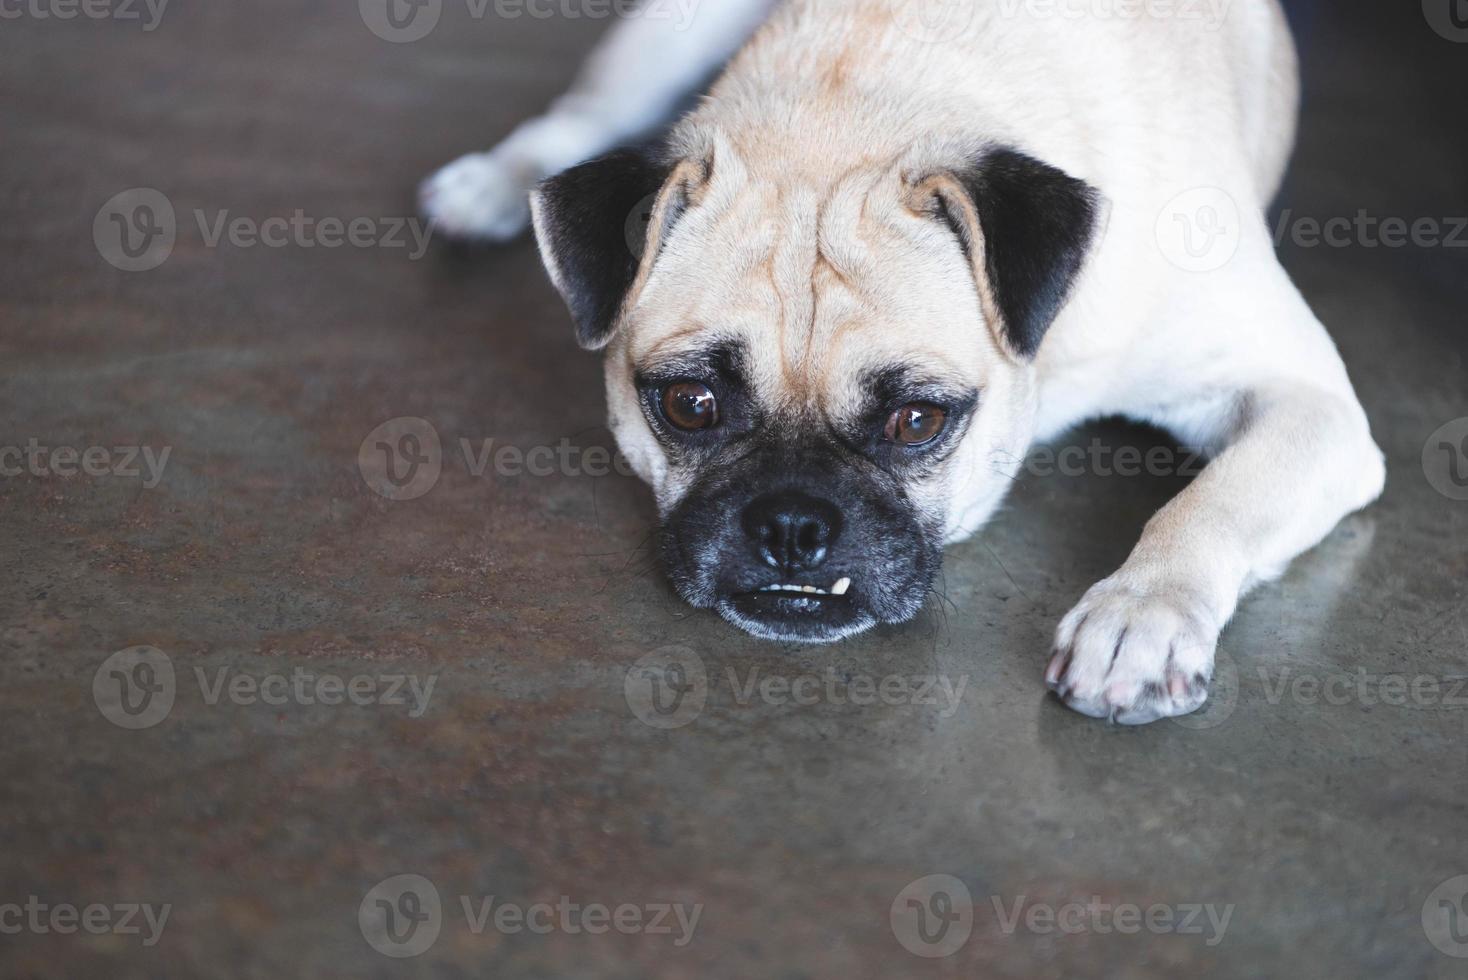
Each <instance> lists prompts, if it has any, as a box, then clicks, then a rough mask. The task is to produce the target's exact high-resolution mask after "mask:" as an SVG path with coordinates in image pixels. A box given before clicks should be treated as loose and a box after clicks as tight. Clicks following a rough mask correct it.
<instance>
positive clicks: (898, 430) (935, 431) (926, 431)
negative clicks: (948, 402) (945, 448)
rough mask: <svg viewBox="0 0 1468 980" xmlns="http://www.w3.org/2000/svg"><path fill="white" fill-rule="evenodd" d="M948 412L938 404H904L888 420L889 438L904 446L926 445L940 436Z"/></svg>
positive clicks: (887, 433)
mask: <svg viewBox="0 0 1468 980" xmlns="http://www.w3.org/2000/svg"><path fill="white" fill-rule="evenodd" d="M947 421H948V413H947V412H945V411H943V409H941V408H939V407H938V406H937V405H925V404H917V403H915V404H912V405H903V406H902V407H901V408H899V409H898V410H897V411H895V412H893V413H892V417H891V418H890V419H888V420H887V432H886V435H887V439H888V440H889V441H891V442H899V443H901V444H902V445H904V446H925V445H927V444H928V443H930V442H932V441H933V440H934V439H936V438H938V436H939V434H941V433H942V431H943V426H944V425H945V424H946V423H947Z"/></svg>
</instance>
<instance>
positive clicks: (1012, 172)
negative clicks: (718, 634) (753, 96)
mask: <svg viewBox="0 0 1468 980" xmlns="http://www.w3.org/2000/svg"><path fill="white" fill-rule="evenodd" d="M532 204H533V211H534V215H535V227H536V233H537V236H538V238H539V241H540V246H541V251H542V254H543V256H544V258H545V261H546V265H547V268H548V269H549V271H550V274H551V278H552V279H553V280H554V281H555V283H556V286H557V287H558V288H559V289H560V291H561V293H562V295H563V296H564V297H565V299H566V301H567V303H568V305H569V306H570V308H571V312H572V315H573V317H574V319H575V321H576V327H577V330H578V332H579V337H580V340H581V343H582V344H583V346H585V347H588V348H592V349H598V348H603V347H605V348H607V357H606V378H607V387H608V397H609V401H610V407H611V425H612V428H613V431H614V432H615V434H616V437H617V440H618V443H619V445H620V446H621V448H622V450H623V452H624V453H625V454H626V455H627V457H628V458H629V460H630V461H631V463H632V465H633V467H634V468H635V469H636V471H637V472H638V473H639V475H641V476H642V477H643V478H644V479H645V480H647V481H648V482H649V483H650V484H651V485H652V487H653V489H654V491H655V493H656V495H657V501H658V507H659V511H660V513H661V515H662V529H661V537H660V540H661V550H662V554H663V558H664V561H665V563H666V565H667V568H668V571H669V573H670V575H671V578H672V581H673V583H674V585H675V586H676V588H677V589H678V591H679V593H680V594H681V595H682V596H683V597H684V598H685V599H687V600H688V601H689V602H691V603H692V604H693V605H695V606H699V607H713V608H716V609H717V610H718V611H719V612H720V613H721V614H722V615H723V616H724V617H725V618H726V619H728V620H729V621H731V622H733V623H734V624H736V625H738V626H740V627H742V628H743V629H745V630H748V631H749V632H751V633H753V634H755V635H757V636H762V637H767V638H772V639H782V640H803V641H810V642H821V641H830V640H835V639H838V638H840V637H843V636H847V635H850V634H852V633H856V632H859V631H861V630H863V629H866V628H868V627H870V626H872V625H874V624H875V623H878V622H887V623H895V622H902V621H905V620H907V619H910V618H911V617H912V616H914V615H915V614H916V613H917V611H918V609H919V608H920V607H921V606H922V604H923V602H924V600H925V598H926V596H927V593H928V590H929V586H930V584H931V581H932V578H933V576H934V574H935V572H936V571H937V569H938V566H939V563H940V560H941V559H940V555H941V548H942V545H943V543H944V542H945V541H946V540H950V539H953V538H957V537H961V536H962V535H963V534H965V533H968V532H972V531H973V530H974V529H976V528H977V526H978V525H979V524H981V523H982V522H983V521H984V520H985V519H986V518H987V517H988V516H989V514H990V513H991V512H992V510H993V509H994V507H995V506H996V505H997V504H998V502H999V500H1000V499H1001V498H1002V496H1003V493H1004V490H1005V489H1006V488H1007V487H1008V486H1009V484H1010V482H1011V481H1012V479H1013V476H1014V473H1015V470H1016V469H1017V468H1018V466H1019V463H1020V461H1021V459H1022V457H1023V454H1024V453H1025V451H1026V449H1027V447H1028V445H1029V442H1030V438H1031V436H1032V432H1033V418H1034V412H1035V391H1034V382H1033V374H1034V369H1033V359H1034V358H1035V356H1036V353H1037V351H1038V350H1039V347H1040V343H1041V340H1042V339H1043V338H1044V336H1045V333H1046V331H1047V329H1048V328H1049V326H1050V324H1051V322H1052V320H1053V319H1054V318H1055V316H1056V314H1057V313H1058V312H1059V310H1060V308H1061V307H1062V305H1063V304H1064V303H1065V301H1066V298H1067V295H1068V293H1069V291H1070V288H1071V285H1072V283H1073V281H1074V279H1075V278H1076V276H1077V275H1078V274H1079V272H1080V270H1081V268H1082V265H1083V262H1084V259H1085V256H1086V253H1087V250H1088V248H1089V245H1090V242H1091V239H1092V236H1093V231H1094V225H1095V221H1096V212H1097V198H1096V195H1095V194H1094V192H1093V191H1092V190H1091V189H1090V188H1089V187H1087V186H1086V185H1085V184H1083V183H1081V182H1080V181H1077V180H1074V179H1072V178H1071V177H1069V176H1067V175H1066V174H1064V173H1062V172H1060V171H1058V170H1056V169H1054V168H1052V167H1049V166H1047V165H1045V164H1043V163H1040V162H1039V161H1036V160H1034V159H1031V158H1030V157H1028V156H1025V155H1023V154H1020V153H1017V152H1014V151H1012V150H1008V149H994V148H991V149H988V150H984V151H981V152H977V153H974V154H971V155H967V156H965V157H963V158H961V159H957V160H954V161H953V162H952V164H951V165H950V166H947V167H931V166H914V165H912V164H911V163H903V162H901V161H898V162H893V161H888V162H886V163H885V164H871V165H868V166H862V167H857V168H854V169H850V170H847V171H845V172H844V173H841V174H840V175H839V176H831V175H830V174H824V175H823V174H811V173H800V172H779V173H768V172H755V170H754V169H753V168H751V167H750V166H749V165H747V164H746V163H745V162H744V160H742V159H741V158H740V156H739V155H738V154H736V153H735V152H734V151H733V150H732V149H730V148H729V147H728V146H727V145H723V144H718V145H712V144H711V145H710V146H709V147H706V148H704V149H703V150H701V151H700V152H696V153H695V152H691V151H687V150H686V149H685V151H684V152H683V153H679V154H673V155H670V156H668V157H665V158H655V157H647V156H643V155H639V154H636V153H631V152H622V153H617V154H613V155H611V156H608V157H603V158H601V159H599V160H594V161H591V162H590V163H586V164H583V165H581V166H578V167H575V168H574V169H572V170H569V171H567V172H565V173H563V174H561V175H560V176H558V177H554V178H552V179H550V180H549V181H547V182H545V183H544V184H542V186H541V187H540V189H539V190H538V191H537V193H536V195H535V197H534V200H533V202H532Z"/></svg>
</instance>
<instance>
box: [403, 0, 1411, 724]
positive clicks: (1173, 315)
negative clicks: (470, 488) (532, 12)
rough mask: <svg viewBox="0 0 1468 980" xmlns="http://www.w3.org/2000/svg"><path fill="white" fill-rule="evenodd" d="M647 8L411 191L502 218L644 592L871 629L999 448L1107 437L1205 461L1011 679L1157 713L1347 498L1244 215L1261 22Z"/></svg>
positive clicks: (1343, 427) (1254, 5)
mask: <svg viewBox="0 0 1468 980" xmlns="http://www.w3.org/2000/svg"><path fill="white" fill-rule="evenodd" d="M659 2H660V0H646V2H645V3H644V5H643V6H642V7H639V8H636V9H635V10H633V11H631V12H630V13H629V15H628V16H627V17H626V19H624V20H622V21H621V22H620V23H619V24H618V26H617V27H616V28H615V29H614V30H613V31H612V33H611V35H610V37H609V39H608V40H607V41H606V42H605V44H604V46H603V47H602V48H601V49H600V50H598V52H597V53H596V54H595V55H594V56H593V58H592V61H591V64H590V66H589V67H588V69H587V71H586V73H585V74H584V76H583V78H582V80H581V82H580V83H578V85H577V87H576V88H575V89H574V90H573V91H572V92H571V93H570V94H569V95H567V96H565V97H564V98H562V99H561V100H560V101H559V102H557V103H556V104H555V106H554V107H553V108H552V109H551V111H550V112H549V113H548V114H547V115H546V116H544V117H542V118H540V119H537V120H533V121H531V122H530V123H527V124H526V125H525V126H523V127H521V129H519V130H517V131H516V132H515V133H514V134H513V135H512V136H511V137H510V138H509V139H508V140H507V141H506V142H505V143H504V144H502V145H501V146H500V147H497V148H496V149H495V150H492V151H490V152H489V153H488V154H481V155H475V156H471V157H468V158H465V159H464V160H461V161H458V162H456V163H455V164H452V165H450V167H448V168H446V169H445V170H444V171H442V172H441V173H439V174H437V175H435V176H434V177H433V178H431V179H430V180H429V181H428V183H427V184H426V185H425V186H424V188H423V194H422V199H423V206H424V208H425V210H426V211H427V212H428V214H429V216H430V217H431V218H433V219H434V220H435V221H436V222H437V225H438V227H439V228H440V230H447V231H450V232H457V233H458V234H462V235H465V236H469V237H479V238H504V237H507V236H511V235H513V234H516V233H518V232H519V231H520V230H521V229H522V228H523V227H524V226H525V224H526V222H527V221H528V220H531V219H533V224H534V228H535V232H536V236H537V238H538V241H539V244H540V248H541V252H542V254H543V256H544V261H545V266H546V268H547V270H548V271H549V274H550V278H551V280H552V281H553V282H554V284H555V286H556V287H557V288H558V289H559V290H560V292H561V294H562V295H563V296H564V298H565V300H566V303H567V304H568V306H569V308H570V311H571V315H572V318H573V319H574V321H575V326H576V331H577V336H578V337H579V339H580V342H581V344H582V345H583V346H585V347H586V348H589V349H592V350H603V351H605V374H606V386H607V394H608V401H609V406H610V420H611V427H612V429H613V431H614V432H615V434H616V439H617V441H618V443H619V445H620V447H621V449H622V450H623V451H624V452H625V454H626V456H627V458H628V459H629V460H630V461H631V463H632V465H633V467H634V468H635V470H636V472H637V473H638V474H639V475H640V476H641V477H642V478H643V479H644V480H646V481H647V482H648V483H649V484H650V485H651V487H652V489H653V492H654V493H655V494H656V498H657V504H658V510H659V512H660V515H661V531H660V536H659V539H660V542H661V552H662V557H663V559H664V562H665V564H666V567H667V571H668V574H669V576H670V577H671V580H672V582H673V584H674V586H675V587H676V589H677V591H678V593H679V594H680V595H681V596H682V597H683V598H684V599H686V600H687V601H688V602H689V603H691V604H692V605H694V606H696V607H700V608H709V609H714V610H717V612H718V613H719V614H720V615H722V616H723V617H724V618H725V619H727V620H728V621H729V622H731V623H733V624H734V625H735V626H738V627H739V628H741V629H743V630H746V631H748V632H749V633H751V634H753V635H755V636H757V637H763V638H767V639H772V640H784V641H804V642H811V643H825V642H831V641H834V640H839V639H841V638H843V637H847V636H851V635H853V634H856V633H860V632H861V631H863V630H866V629H869V628H871V627H872V626H874V625H876V624H879V623H902V622H904V621H906V620H909V619H911V618H912V617H913V616H914V615H915V614H916V613H917V612H918V610H919V609H920V608H921V607H922V606H923V604H924V601H925V599H926V596H927V595H928V592H929V586H930V583H931V582H932V580H933V576H934V573H935V572H936V571H937V570H938V568H939V565H940V562H941V560H942V550H943V547H944V546H945V545H946V544H948V543H951V542H956V541H960V540H962V539H964V538H967V537H968V536H970V535H972V534H974V533H975V532H976V531H977V530H978V529H979V528H981V527H982V526H983V525H984V523H985V521H987V520H988V519H989V517H990V516H991V515H992V514H993V513H994V511H995V509H996V507H997V506H998V505H999V503H1000V501H1001V500H1002V499H1003V497H1004V494H1005V491H1006V490H1007V489H1008V488H1009V486H1010V485H1011V483H1012V482H1013V481H1014V479H1015V475H1016V471H1017V469H1018V468H1019V466H1020V465H1021V462H1022V460H1023V459H1024V458H1025V455H1026V453H1027V451H1028V450H1029V448H1030V447H1031V445H1032V444H1033V443H1035V442H1036V441H1037V440H1039V441H1044V440H1052V439H1055V438H1056V437H1057V436H1059V435H1061V434H1063V433H1064V432H1065V431H1066V430H1067V429H1069V428H1070V427H1072V426H1074V425H1076V424H1077V423H1079V422H1082V421H1084V420H1088V419H1092V418H1096V417H1100V416H1124V417H1126V418H1130V419H1134V420H1138V421H1141V422H1144V423H1149V424H1152V425H1155V426H1159V427H1162V428H1164V429H1166V430H1168V431H1170V432H1171V433H1173V434H1174V435H1175V436H1176V437H1177V438H1178V439H1179V440H1181V441H1182V442H1183V443H1185V444H1187V445H1190V446H1205V447H1209V448H1210V456H1209V461H1208V464H1207V466H1206V468H1205V469H1204V470H1203V471H1202V473H1201V475H1199V476H1198V477H1197V478H1196V479H1195V480H1193V481H1192V482H1191V484H1190V485H1189V486H1188V487H1187V488H1186V489H1185V490H1183V491H1182V492H1181V493H1180V494H1179V495H1178V496H1177V497H1176V498H1175V499H1174V500H1172V501H1171V502H1170V503H1169V504H1168V505H1167V506H1165V507H1164V508H1163V509H1162V510H1161V511H1160V512H1159V513H1157V514H1156V515H1155V516H1154V517H1153V518H1152V519H1151V521H1149V523H1148V524H1147V526H1146V529H1145V531H1144V533H1143V534H1142V536H1141V539H1140V541H1139V542H1138V543H1137V545H1136V547H1135V549H1134V550H1133V551H1132V553H1131V555H1130V557H1128V558H1127V560H1126V561H1125V563H1124V564H1123V565H1122V566H1121V567H1120V568H1119V569H1118V570H1117V571H1116V572H1115V573H1114V574H1112V575H1111V576H1109V577H1108V578H1106V579H1104V580H1103V581H1101V582H1099V583H1097V584H1096V585H1095V586H1094V587H1092V588H1091V589H1090V590H1089V591H1088V592H1086V593H1085V595H1084V596H1082V597H1081V598H1080V600H1079V602H1078V603H1077V604H1076V606H1075V608H1074V609H1072V610H1071V611H1070V613H1069V614H1068V615H1066V616H1065V617H1064V618H1063V619H1062V620H1061V622H1060V624H1059V626H1058V629H1057V631H1056V634H1055V643H1054V650H1053V652H1052V655H1051V658H1050V660H1049V664H1048V666H1047V667H1046V669H1045V674H1044V677H1045V682H1046V683H1047V684H1048V685H1049V687H1050V688H1051V689H1052V690H1054V691H1055V692H1056V694H1057V695H1058V696H1059V697H1060V698H1061V699H1062V700H1063V701H1064V703H1065V704H1067V705H1069V706H1070V707H1071V708H1073V709H1075V710H1076V711H1079V712H1082V713H1083V714H1086V715H1090V716H1093V717H1096V718H1106V719H1111V720H1113V721H1115V722H1118V723H1121V724H1143V723H1146V722H1150V721H1153V720H1155V719H1158V718H1162V717H1167V716H1173V715H1181V714H1186V713H1188V712H1191V711H1194V710H1196V709H1197V708H1198V707H1199V706H1200V705H1202V704H1203V703H1204V701H1205V699H1206V697H1207V691H1208V685H1209V681H1210V679H1211V677H1212V672H1213V663H1214V654H1215V648H1216V645H1217V641H1218V637H1219V633H1220V631H1221V630H1222V629H1223V627H1224V625H1225V623H1227V622H1228V620H1229V618H1230V617H1231V616H1232V614H1233V612H1234V610H1235V608H1236V607H1237V605H1238V602H1239V599H1240V597H1241V596H1242V595H1243V594H1244V593H1246V592H1247V591H1248V590H1249V589H1250V588H1251V587H1252V586H1254V585H1256V584H1258V583H1260V582H1263V581H1265V580H1268V579H1270V578H1272V577H1275V576H1278V575H1279V574H1281V572H1282V570H1283V569H1284V568H1285V566H1286V564H1287V563H1288V562H1289V561H1290V560H1291V559H1293V558H1294V557H1295V556H1297V555H1298V554H1300V553H1301V552H1303V551H1305V550H1306V549H1308V548H1310V547H1312V546H1314V545H1315V544H1316V543H1317V542H1319V541H1320V540H1321V539H1322V538H1323V537H1324V536H1325V535H1326V534H1327V533H1328V532H1329V531H1330V530H1331V529H1332V528H1333V527H1334V526H1335V525H1336V524H1337V523H1338V522H1339V521H1340V519H1341V518H1342V517H1343V516H1344V515H1346V514H1348V513H1350V512H1351V511H1354V510H1356V509H1358V508H1361V507H1363V506H1365V505H1367V504H1368V503H1370V502H1371V501H1372V500H1374V499H1375V498H1376V497H1377V496H1378V495H1379V494H1380V493H1381V491H1382V488H1383V483H1384V479H1385V468H1384V462H1383V457H1382V453H1381V452H1380V450H1379V449H1378V448H1377V447H1376V445H1375V444H1374V442H1373V440H1372V436H1371V432H1370V428H1369V426H1368V423H1367V419H1366V415H1365V412H1364V411H1363V410H1362V408H1361V405H1360V403H1359V401H1358V399H1357V397H1356V394H1355V392H1354V390H1353V389H1352V386H1351V382H1350V380H1349V379H1348V377H1347V374H1346V369H1345V367H1344V365H1343V364H1342V361H1341V358H1340V356H1339V355H1338V353H1337V351H1336V348H1335V346H1334V345H1333V343H1332V342H1331V339H1330V337H1329V336H1328V335H1327V333H1326V331H1325V328H1324V327H1323V326H1322V325H1321V324H1320V322H1319V321H1318V320H1317V319H1316V317H1315V316H1314V315H1313V314H1312V312H1311V311H1310V309H1309V307H1308V306H1307V305H1306V303H1305V301H1304V300H1303V298H1302V297H1301V295H1300V293H1299V291H1298V290H1297V289H1296V288H1295V286H1294V285H1293V284H1292V283H1291V281H1290V279H1289V277H1288V276H1287V274H1286V273H1285V272H1284V270H1283V269H1282V268H1281V266H1280V264H1279V262H1278V261H1277V260H1276V257H1275V254H1274V249H1273V244H1272V241H1271V238H1270V235H1269V232H1268V229H1267V226H1266V221H1265V218H1264V211H1265V208H1266V206H1267V204H1268V202H1269V201H1270V200H1271V198H1272V197H1273V196H1274V194H1275V193H1276V191H1277V189H1278V187H1279V185H1280V182H1281V180H1282V177H1283V174H1284V171H1285V167H1286V164H1287V160H1288V156H1289V153H1290V149H1291V144H1292V142H1293V138H1294V129H1295V118H1296V112H1297V103H1298V88H1297V69H1296V58H1295V54H1294V48H1293V44H1292V41H1291V38H1290V35H1289V30H1288V27H1287V24H1286V22H1285V19H1284V16H1283V13H1282V11H1281V9H1280V8H1279V6H1278V4H1277V3H1276V2H1275V0H1233V2H1232V3H1229V4H1225V5H1223V8H1222V9H1221V10H1218V11H1216V13H1217V16H1215V17H1213V18H1211V19H1210V18H1209V17H1207V16H1203V17H1190V16H1187V13H1186V11H1187V10H1189V9H1195V8H1197V7H1198V6H1199V5H1196V4H1169V5H1165V6H1164V5H1136V9H1135V10H1133V12H1132V15H1129V16H1123V15H1121V14H1119V13H1117V11H1118V10H1119V9H1120V8H1117V7H1115V5H1110V4H1107V5H1104V6H1096V7H1095V8H1094V9H1092V8H1090V7H1087V6H1086V0H1073V2H1059V3H1055V2H1049V0H930V2H926V3H922V2H915V0H785V2H780V3H774V4H771V3H769V2H768V0H759V2H755V0H718V2H717V4H715V3H713V2H710V3H707V4H704V5H702V6H701V7H699V8H698V10H697V12H696V13H695V16H694V17H693V18H692V20H691V22H690V23H688V24H687V25H686V26H685V27H684V28H683V29H678V28H676V27H675V23H676V22H675V21H674V20H673V19H672V18H670V17H669V18H662V19H660V18H658V17H657V16H656V15H657V13H658V9H657V8H658V6H659ZM1107 11H1110V13H1107ZM751 34H752V36H750V35H751ZM731 58H732V60H728V63H727V67H726V68H725V70H724V71H723V73H722V74H721V75H720V76H719V77H718V79H717V81H716V82H715V83H714V84H713V87H712V89H711V90H710V91H709V92H708V94H707V95H706V96H705V97H704V98H703V99H702V100H701V102H699V103H698V105H697V106H696V108H694V109H692V111H690V112H688V113H687V114H686V115H684V116H683V117H682V118H681V119H679V120H678V121H677V122H676V124H675V125H674V126H673V127H672V129H671V132H670V134H669V135H668V136H667V138H666V139H664V140H662V141H661V143H660V144H659V145H658V146H657V148H656V149H654V150H650V151H649V150H629V149H620V150H617V149H614V147H616V146H618V145H622V144H625V143H626V142H627V141H629V140H632V139H634V138H636V137H637V135H638V134H639V133H641V132H643V131H645V130H647V129H649V128H652V127H656V126H658V125H659V124H661V123H665V122H666V119H665V116H666V114H667V113H671V112H675V111H676V110H677V107H678V106H679V104H680V102H681V100H682V99H683V98H684V97H685V96H686V95H687V92H688V89H689V87H690V86H694V85H697V84H698V82H699V80H700V79H702V78H704V77H705V76H706V75H708V74H709V73H710V72H712V71H714V70H715V69H717V68H718V66H720V65H721V64H723V63H724V62H725V60H726V59H731ZM609 150H610V151H611V152H607V151H609ZM603 153H604V154H605V155H600V156H598V154H603ZM629 229H631V231H632V233H631V234H630V235H629Z"/></svg>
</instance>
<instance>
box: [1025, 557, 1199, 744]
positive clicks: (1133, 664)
mask: <svg viewBox="0 0 1468 980" xmlns="http://www.w3.org/2000/svg"><path fill="white" fill-rule="evenodd" d="M1221 629H1222V624H1221V623H1219V622H1217V620H1216V617H1215V616H1214V615H1213V614H1212V613H1211V612H1210V611H1209V609H1208V607H1207V606H1206V605H1205V604H1204V603H1203V602H1201V601H1200V600H1199V599H1198V597H1197V594H1196V593H1195V592H1192V591H1190V590H1188V589H1186V588H1183V587H1179V586H1175V585H1165V584H1164V585H1158V584H1153V583H1143V582H1139V581H1132V580H1129V577H1128V576H1127V575H1126V574H1125V573H1124V572H1122V573H1118V574H1116V575H1113V576H1112V577H1111V578H1108V579H1106V580H1105V581H1103V582H1100V583H1098V584H1097V585H1095V586H1093V587H1092V588H1091V590H1090V591H1089V592H1087V593H1086V595H1085V597H1084V598H1082V599H1081V601H1080V603H1078V604H1077V605H1076V607H1075V608H1074V609H1072V610H1071V611H1070V613H1069V614H1068V615H1066V617H1065V619H1063V620H1061V623H1060V627H1059V629H1057V630H1056V634H1055V651H1056V652H1055V655H1054V657H1052V658H1051V660H1050V666H1049V667H1048V668H1047V669H1046V671H1045V682H1046V684H1048V685H1049V687H1050V689H1051V690H1052V691H1054V692H1055V693H1056V695H1058V696H1059V697H1060V699H1061V700H1062V701H1064V702H1065V703H1066V704H1067V705H1068V706H1070V707H1071V708H1073V709H1075V710H1076V711H1079V712H1080V713H1081V714H1083V715H1090V716H1091V717H1092V718H1108V719H1110V720H1112V721H1115V722H1118V723H1120V724H1123V725H1145V724H1147V723H1148V722H1152V721H1156V720H1157V719H1159V718H1170V717H1174V716H1176V715H1185V714H1188V713H1190V712H1193V711H1196V710H1198V708H1200V707H1201V706H1202V705H1203V702H1204V701H1206V700H1208V684H1209V682H1210V681H1211V680H1212V678H1213V654H1214V650H1215V648H1216V647H1217V644H1218V634H1219V632H1220V630H1221Z"/></svg>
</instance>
